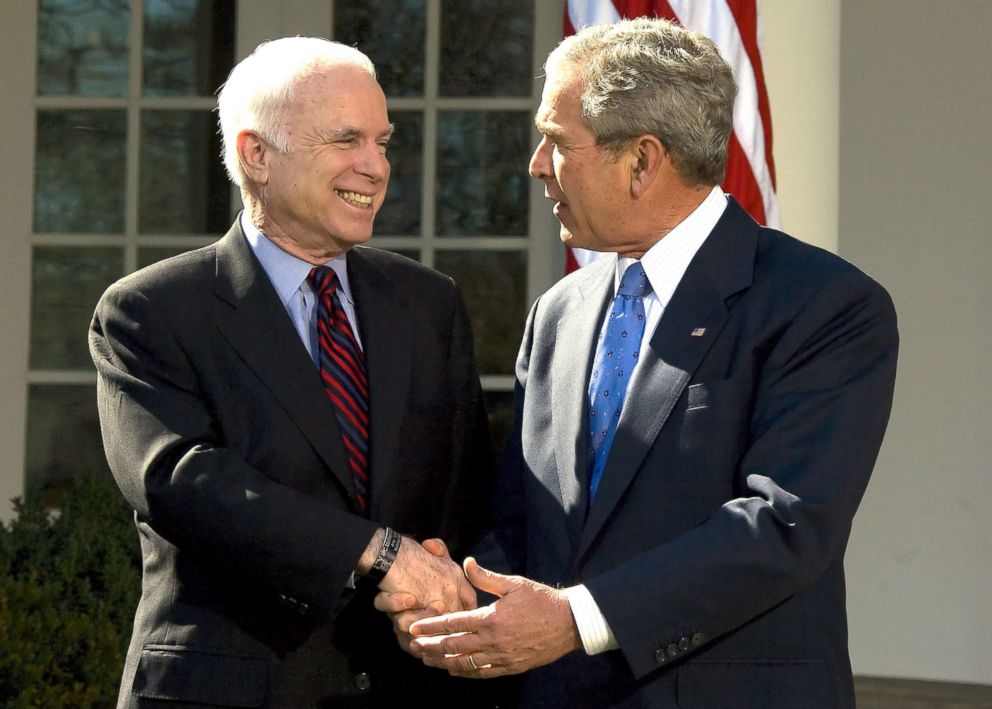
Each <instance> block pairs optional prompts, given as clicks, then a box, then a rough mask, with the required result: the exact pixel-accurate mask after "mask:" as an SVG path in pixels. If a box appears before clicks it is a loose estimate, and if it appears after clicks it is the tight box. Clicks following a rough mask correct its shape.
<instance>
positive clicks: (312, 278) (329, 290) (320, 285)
mask: <svg viewBox="0 0 992 709" xmlns="http://www.w3.org/2000/svg"><path fill="white" fill-rule="evenodd" d="M307 280H308V281H309V282H310V287H311V288H313V291H314V293H316V294H317V295H318V296H319V297H321V298H323V297H325V296H327V297H331V296H333V295H334V292H335V291H336V290H337V289H338V274H337V273H335V272H334V269H333V268H331V267H330V266H315V267H313V268H311V269H310V273H309V274H308V275H307Z"/></svg>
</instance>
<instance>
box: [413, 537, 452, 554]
mask: <svg viewBox="0 0 992 709" xmlns="http://www.w3.org/2000/svg"><path fill="white" fill-rule="evenodd" d="M420 546H422V547H423V548H424V549H426V550H427V551H428V552H429V553H430V554H433V555H434V556H448V546H447V545H446V544H445V543H444V541H443V540H441V539H436V538H433V539H425V540H424V541H422V542H421V543H420Z"/></svg>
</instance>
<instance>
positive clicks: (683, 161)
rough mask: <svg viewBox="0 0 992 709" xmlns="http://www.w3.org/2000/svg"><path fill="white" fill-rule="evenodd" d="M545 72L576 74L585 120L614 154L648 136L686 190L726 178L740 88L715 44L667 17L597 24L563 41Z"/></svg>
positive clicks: (552, 55)
mask: <svg viewBox="0 0 992 709" xmlns="http://www.w3.org/2000/svg"><path fill="white" fill-rule="evenodd" d="M545 67H546V69H547V71H548V72H549V73H550V72H552V71H555V70H566V71H567V70H571V71H576V72H577V75H578V77H579V78H580V79H581V81H582V94H581V98H580V101H581V116H582V120H583V121H584V122H585V124H586V125H587V126H588V127H589V129H590V130H591V131H592V133H593V134H594V135H595V136H596V144H597V145H599V146H600V147H602V148H604V149H607V150H609V151H610V152H612V153H614V154H617V153H619V152H620V151H621V150H622V149H623V148H624V147H625V146H626V145H627V144H629V142H630V140H632V139H634V138H636V137H638V136H641V135H653V136H655V137H656V138H658V140H660V141H661V142H662V143H663V144H664V146H665V148H666V149H667V150H668V153H669V155H670V156H671V159H672V163H673V164H674V166H675V168H676V169H677V170H678V173H679V175H680V177H681V178H682V180H683V182H684V183H685V184H686V185H688V186H696V185H717V184H719V183H720V182H722V181H723V174H724V170H725V168H726V162H727V141H728V140H729V138H730V131H731V129H732V128H733V112H734V98H735V97H736V95H737V85H736V84H735V83H734V76H733V72H731V70H730V67H729V66H727V63H726V62H725V61H723V59H722V58H721V57H720V54H719V52H718V51H717V48H716V45H715V44H713V42H712V40H710V39H709V38H707V37H706V36H704V35H701V34H699V33H698V32H690V31H689V30H686V29H684V28H682V27H679V26H678V25H676V24H673V23H671V22H668V21H667V20H653V19H646V18H639V19H636V20H623V21H621V22H617V23H616V24H612V25H595V26H593V27H587V28H586V29H583V30H582V31H580V32H579V33H577V34H575V35H572V36H571V37H568V38H566V39H564V40H563V41H562V42H561V43H560V44H559V45H558V46H557V47H556V48H555V49H554V51H552V52H551V54H550V56H549V57H548V60H547V62H546V63H545Z"/></svg>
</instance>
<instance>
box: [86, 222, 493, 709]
mask: <svg viewBox="0 0 992 709" xmlns="http://www.w3.org/2000/svg"><path fill="white" fill-rule="evenodd" d="M348 272H349V280H350V282H351V287H352V292H353V295H354V298H355V302H356V308H357V312H358V321H359V323H360V327H361V335H362V341H363V343H364V345H365V353H366V360H367V366H368V374H369V386H370V416H371V426H370V451H371V463H370V464H371V474H370V478H371V496H370V507H369V510H368V515H367V516H368V519H366V518H364V517H362V516H360V515H358V514H357V513H356V507H355V505H354V502H353V496H354V487H353V480H352V477H351V474H350V472H349V470H348V466H347V463H346V459H345V452H344V448H343V443H342V440H341V435H340V433H339V430H338V427H337V422H336V420H335V415H334V412H333V409H332V407H331V405H330V403H329V402H328V400H327V398H326V396H325V394H324V390H323V386H322V384H321V381H320V377H319V374H318V373H317V371H316V369H315V367H314V365H313V362H312V360H311V358H310V356H309V354H308V353H307V350H306V348H305V347H304V346H303V343H302V342H301V341H300V338H299V335H298V334H297V332H296V330H295V329H294V328H293V326H292V324H291V322H290V319H289V317H288V316H287V314H286V311H285V309H284V307H283V305H282V303H281V302H280V301H279V298H278V296H277V295H276V292H275V290H274V288H273V287H272V284H271V282H270V281H269V279H268V277H267V276H266V274H265V272H264V270H263V269H262V268H261V266H260V264H259V263H258V261H257V260H256V259H255V256H254V254H253V253H252V252H251V249H250V247H249V246H248V244H247V242H246V241H245V238H244V236H243V234H242V233H241V230H240V227H239V226H237V225H235V227H233V228H232V229H231V231H230V232H229V233H228V234H227V235H226V236H225V237H223V238H222V239H221V240H220V241H218V242H217V243H216V244H214V245H211V246H209V247H206V248H203V249H200V250H197V251H193V252H190V253H187V254H183V255H181V256H178V257H176V258H174V259H170V260H167V261H164V262H161V263H158V264H156V265H154V266H151V267H150V268H147V269H144V270H142V271H139V272H137V273H135V274H132V275H131V276H128V277H127V278H125V279H123V280H121V281H120V282H118V283H117V284H115V285H114V286H112V287H111V288H110V289H109V290H108V291H107V293H106V294H105V295H104V297H103V298H102V300H101V301H100V304H99V305H98V307H97V310H96V315H95V317H94V320H93V325H92V330H91V333H90V347H91V352H92V355H93V360H94V362H95V363H96V367H97V371H98V375H99V379H98V382H99V386H98V397H99V406H100V418H101V423H102V426H103V434H104V444H105V448H106V452H107V458H108V460H109V462H110V467H111V470H112V471H113V473H114V476H115V478H116V479H117V482H118V484H119V485H120V487H121V490H122V491H123V493H124V495H125V497H126V498H127V499H128V501H129V502H130V503H131V505H132V506H133V507H134V510H135V522H136V524H137V528H138V532H139V536H140V539H141V546H142V553H143V559H144V582H143V589H142V596H141V601H140V605H139V607H138V610H137V614H136V616H135V623H134V633H133V636H132V640H131V647H130V649H129V651H128V656H127V664H126V667H125V670H124V677H123V682H122V686H121V694H120V704H119V706H121V707H132V706H142V707H144V706H155V704H154V702H156V701H174V702H180V705H182V706H198V705H201V704H204V705H205V704H209V705H223V706H238V707H259V706H267V707H294V708H297V707H299V708H301V709H302V708H304V707H316V706H325V705H332V706H365V705H366V704H368V703H370V702H371V703H372V704H374V705H378V706H395V705H396V704H397V703H400V702H403V701H406V700H407V699H408V698H409V696H410V693H411V692H414V691H416V692H421V693H423V695H424V696H431V695H435V696H436V695H438V694H442V693H443V695H450V696H451V697H452V703H455V701H454V698H456V697H458V696H459V692H461V691H462V690H464V689H465V687H466V686H468V684H470V683H468V682H467V680H462V681H460V682H461V683H460V684H458V683H451V682H447V681H446V679H447V678H446V675H444V674H443V673H440V672H438V671H436V670H428V669H427V668H424V667H422V665H421V664H420V663H419V662H418V661H416V660H414V659H413V658H411V657H409V656H407V655H405V654H404V653H402V652H401V651H400V649H399V647H398V645H397V643H396V639H395V637H394V636H393V633H392V628H391V625H390V622H389V620H388V619H387V618H386V616H385V615H383V614H381V613H379V612H377V611H375V610H374V609H373V608H372V604H371V596H372V591H373V590H372V589H364V590H360V591H357V592H354V591H350V590H348V589H347V588H346V583H347V581H348V579H349V576H350V575H351V573H352V570H353V569H354V565H355V562H356V560H357V559H358V557H359V556H360V555H361V553H362V551H363V549H364V548H365V545H366V544H367V542H368V540H369V538H370V537H371V535H372V533H373V531H374V529H375V528H376V526H378V525H380V524H386V525H389V526H392V527H394V528H395V529H397V530H399V531H401V532H403V533H405V534H409V535H412V536H414V537H416V538H418V539H423V538H426V537H435V536H436V537H442V538H444V539H445V540H446V541H447V542H448V543H449V545H450V546H451V547H452V550H453V553H454V554H456V555H457V554H458V553H459V552H460V551H461V552H463V551H464V550H465V548H466V547H467V545H469V544H471V543H472V542H474V541H475V539H476V538H477V532H478V527H479V525H480V524H481V518H480V516H479V515H478V514H476V513H475V511H476V510H477V509H479V508H480V507H484V506H487V505H488V498H489V494H490V492H491V482H492V476H491V473H490V472H489V471H490V460H489V458H490V444H489V434H488V427H487V422H486V419H485V410H484V407H483V404H482V392H481V388H480V386H479V378H478V375H477V373H476V369H475V364H474V361H473V351H472V336H471V331H470V328H469V324H468V317H467V314H466V312H465V307H464V305H463V303H462V300H461V297H460V296H459V294H458V291H457V289H456V288H455V286H454V283H453V282H452V281H451V279H450V278H447V277H446V276H443V275H441V274H439V273H436V272H434V271H431V270H430V269H428V268H425V267H423V266H421V265H420V264H416V263H414V262H412V261H410V260H408V259H405V258H402V257H399V256H396V255H395V254H390V253H386V252H383V251H378V250H376V249H368V248H364V247H359V248H355V249H353V250H352V251H351V252H350V253H349V255H348ZM475 687H476V688H477V689H478V688H479V686H478V685H477V684H476V685H475ZM442 698H443V697H442ZM169 706H175V705H173V704H170V705H169Z"/></svg>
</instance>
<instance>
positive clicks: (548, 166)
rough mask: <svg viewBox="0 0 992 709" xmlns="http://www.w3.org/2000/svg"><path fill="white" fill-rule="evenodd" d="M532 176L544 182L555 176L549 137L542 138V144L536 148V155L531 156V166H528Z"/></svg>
mask: <svg viewBox="0 0 992 709" xmlns="http://www.w3.org/2000/svg"><path fill="white" fill-rule="evenodd" d="M527 172H529V173H530V176H531V177H533V178H536V179H538V180H544V179H546V178H548V177H551V176H552V175H553V174H554V169H553V167H552V162H551V141H549V140H548V138H547V136H542V137H541V142H540V143H538V144H537V147H536V148H534V154H533V155H531V156H530V164H529V165H528V166H527Z"/></svg>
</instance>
